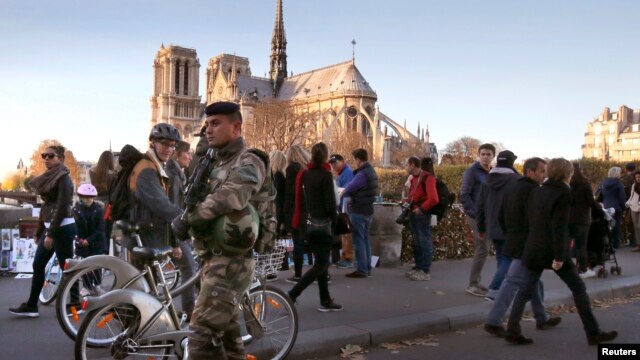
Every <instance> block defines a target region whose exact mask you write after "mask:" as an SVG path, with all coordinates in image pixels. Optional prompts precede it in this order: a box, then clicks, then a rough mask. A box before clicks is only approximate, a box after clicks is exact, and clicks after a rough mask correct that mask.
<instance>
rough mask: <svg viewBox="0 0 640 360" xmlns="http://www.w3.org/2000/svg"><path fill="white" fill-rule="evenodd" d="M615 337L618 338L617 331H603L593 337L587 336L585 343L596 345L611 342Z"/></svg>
mask: <svg viewBox="0 0 640 360" xmlns="http://www.w3.org/2000/svg"><path fill="white" fill-rule="evenodd" d="M616 337H618V332H617V331H608V332H607V331H603V332H601V333H600V334H598V335H595V336H587V341H588V342H589V345H598V344H600V343H601V342H607V341H611V340H613V339H615V338H616Z"/></svg>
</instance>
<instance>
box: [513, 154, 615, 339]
mask: <svg viewBox="0 0 640 360" xmlns="http://www.w3.org/2000/svg"><path fill="white" fill-rule="evenodd" d="M547 174H548V177H549V179H548V180H547V181H545V182H544V184H543V185H542V186H541V187H539V188H535V189H533V190H532V191H531V194H530V195H529V203H528V209H527V213H528V221H529V232H528V236H527V241H526V243H525V246H524V251H523V253H522V262H523V263H524V264H525V266H526V267H527V269H528V271H527V276H526V280H525V283H524V285H523V286H522V287H521V288H520V290H519V291H518V294H517V295H516V299H515V300H514V303H513V307H512V308H511V315H510V316H509V323H508V324H507V333H506V336H505V339H506V340H507V341H508V342H510V343H512V344H518V345H523V344H531V343H532V342H533V340H532V339H529V338H526V337H524V336H523V335H522V331H521V329H520V319H521V318H522V313H523V311H524V306H525V304H526V302H527V300H528V299H529V298H530V297H531V294H532V293H533V292H534V291H535V289H536V287H537V286H538V281H539V279H540V276H542V272H543V271H544V270H545V269H553V270H554V271H555V273H556V275H558V276H559V277H560V279H562V281H563V282H564V283H565V284H566V285H567V287H568V288H569V289H570V290H571V293H572V294H573V300H574V303H575V305H576V308H577V310H578V314H579V315H580V319H581V320H582V325H583V328H584V330H585V333H586V335H587V341H588V343H589V345H597V344H599V343H601V342H605V341H611V340H613V339H615V338H616V337H617V336H618V333H617V332H616V331H611V332H603V331H602V330H601V329H600V327H599V325H598V321H597V320H596V318H595V316H594V315H593V311H592V310H591V301H590V300H589V295H588V294H587V289H586V286H585V284H584V282H583V281H582V279H581V278H580V276H579V275H578V271H577V269H576V267H575V265H574V264H573V261H572V260H571V258H570V256H569V241H570V236H569V214H570V212H571V202H572V198H573V196H572V194H571V189H570V188H569V180H570V179H571V176H572V174H573V165H572V164H571V162H569V161H567V160H565V159H562V158H558V159H552V160H550V161H549V163H548V164H547Z"/></svg>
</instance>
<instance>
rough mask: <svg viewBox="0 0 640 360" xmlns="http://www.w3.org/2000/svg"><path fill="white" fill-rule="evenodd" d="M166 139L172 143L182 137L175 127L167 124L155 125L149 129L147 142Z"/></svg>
mask: <svg viewBox="0 0 640 360" xmlns="http://www.w3.org/2000/svg"><path fill="white" fill-rule="evenodd" d="M160 139H167V140H173V141H176V142H178V141H181V140H182V137H181V136H180V133H179V132H178V129H176V127H175V126H173V125H171V124H167V123H160V124H156V125H154V126H153V128H151V133H150V134H149V140H160Z"/></svg>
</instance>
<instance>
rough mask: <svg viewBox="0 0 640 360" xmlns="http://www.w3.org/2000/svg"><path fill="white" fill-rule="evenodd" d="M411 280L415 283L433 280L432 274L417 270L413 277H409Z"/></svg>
mask: <svg viewBox="0 0 640 360" xmlns="http://www.w3.org/2000/svg"><path fill="white" fill-rule="evenodd" d="M409 280H413V281H429V280H431V274H428V273H426V272H424V271H422V270H416V272H414V273H413V275H411V276H409Z"/></svg>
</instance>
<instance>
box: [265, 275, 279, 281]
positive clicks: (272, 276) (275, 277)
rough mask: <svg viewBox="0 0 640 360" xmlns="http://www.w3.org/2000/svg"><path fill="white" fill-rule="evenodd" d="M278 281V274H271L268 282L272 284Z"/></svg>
mask: <svg viewBox="0 0 640 360" xmlns="http://www.w3.org/2000/svg"><path fill="white" fill-rule="evenodd" d="M276 280H278V274H269V275H267V282H272V281H276Z"/></svg>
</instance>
